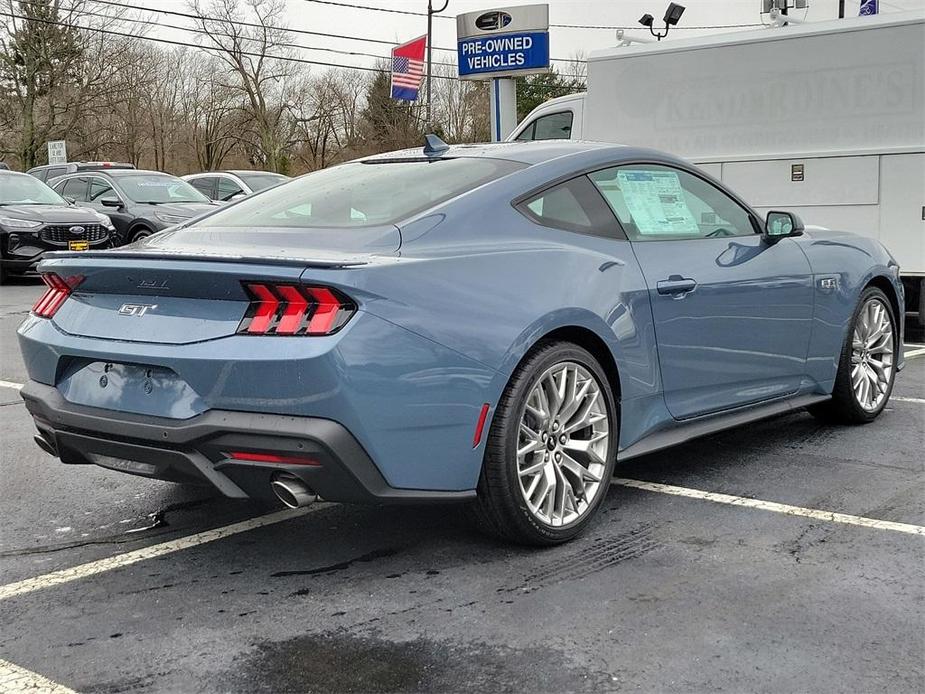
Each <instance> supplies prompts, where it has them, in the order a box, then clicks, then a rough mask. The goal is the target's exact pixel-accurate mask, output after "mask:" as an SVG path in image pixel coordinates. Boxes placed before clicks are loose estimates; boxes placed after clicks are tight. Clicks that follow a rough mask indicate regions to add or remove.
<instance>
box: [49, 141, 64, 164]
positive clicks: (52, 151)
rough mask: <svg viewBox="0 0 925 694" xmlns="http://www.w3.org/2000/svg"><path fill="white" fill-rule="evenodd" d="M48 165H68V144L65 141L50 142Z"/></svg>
mask: <svg viewBox="0 0 925 694" xmlns="http://www.w3.org/2000/svg"><path fill="white" fill-rule="evenodd" d="M48 163H49V164H67V143H66V142H65V141H64V140H51V141H49V143H48Z"/></svg>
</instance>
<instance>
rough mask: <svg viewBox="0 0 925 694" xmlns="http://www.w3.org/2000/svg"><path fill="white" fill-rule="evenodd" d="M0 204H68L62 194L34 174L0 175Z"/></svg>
mask: <svg viewBox="0 0 925 694" xmlns="http://www.w3.org/2000/svg"><path fill="white" fill-rule="evenodd" d="M0 205H67V202H65V201H64V198H62V197H61V196H60V195H58V194H57V193H56V192H55V191H53V190H52V189H51V188H49V187H48V186H46V185H45V184H44V183H42V182H41V181H40V180H39V179H37V178H35V177H34V176H29V175H26V174H4V175H2V176H0Z"/></svg>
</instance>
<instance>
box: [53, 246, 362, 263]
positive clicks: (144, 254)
mask: <svg viewBox="0 0 925 694" xmlns="http://www.w3.org/2000/svg"><path fill="white" fill-rule="evenodd" d="M59 258H60V259H64V258H105V259H107V260H115V259H117V258H119V259H122V258H125V259H128V258H136V259H140V260H207V261H211V262H225V263H240V262H259V263H261V264H263V265H298V266H300V267H315V268H346V267H357V266H360V265H368V264H369V262H370V258H369V256H368V255H356V256H349V255H346V256H345V255H337V254H334V253H325V252H324V251H318V252H315V253H312V255H310V256H309V255H300V254H293V255H290V256H285V257H284V256H280V255H261V254H258V253H248V254H246V255H234V254H228V253H213V252H209V251H187V250H183V251H166V250H146V251H141V250H129V249H126V250H121V249H118V248H112V249H107V250H99V251H54V252H52V253H46V254H45V255H44V256H43V260H44V259H48V260H57V259H59Z"/></svg>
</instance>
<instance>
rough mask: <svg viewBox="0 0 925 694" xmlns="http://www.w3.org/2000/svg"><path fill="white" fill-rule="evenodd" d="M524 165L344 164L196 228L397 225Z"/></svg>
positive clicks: (480, 161) (457, 162)
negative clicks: (400, 221)
mask: <svg viewBox="0 0 925 694" xmlns="http://www.w3.org/2000/svg"><path fill="white" fill-rule="evenodd" d="M525 166H526V165H525V164H521V163H519V162H513V161H505V160H501V159H487V158H471V159H465V158H464V159H436V160H433V161H402V162H376V163H354V164H344V165H342V166H335V167H333V168H330V169H324V170H323V171H316V172H315V173H311V174H308V175H306V176H302V177H301V178H297V179H295V180H293V181H290V182H289V183H286V184H284V185H281V186H278V187H276V188H273V189H272V190H268V191H266V192H264V193H261V194H260V195H257V196H255V197H253V198H247V199H245V200H242V201H241V202H239V203H237V204H235V205H233V206H232V207H229V208H228V209H227V210H223V211H220V212H217V213H215V214H212V215H210V216H209V217H207V218H206V219H203V220H202V221H201V222H198V223H197V226H200V227H261V226H263V227H295V228H301V227H304V228H312V227H343V228H351V227H364V226H373V225H377V224H394V223H395V222H397V221H399V220H402V219H406V218H407V217H410V216H411V215H413V214H416V213H417V212H421V211H423V210H426V209H428V208H429V207H433V206H434V205H436V204H438V203H441V202H443V201H445V200H449V199H450V198H453V197H456V196H457V195H461V194H462V193H464V192H466V191H468V190H471V189H473V188H475V187H477V186H480V185H482V184H483V183H487V182H488V181H492V180H494V179H496V178H500V177H502V176H506V175H507V174H509V173H512V172H514V171H517V170H519V169H522V168H524V167H525Z"/></svg>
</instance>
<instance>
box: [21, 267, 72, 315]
mask: <svg viewBox="0 0 925 694" xmlns="http://www.w3.org/2000/svg"><path fill="white" fill-rule="evenodd" d="M83 280H84V278H83V275H73V276H71V277H68V278H67V279H64V278H63V277H61V276H60V275H58V274H57V273H54V272H43V273H42V281H43V282H44V283H45V284H46V286H47V287H48V289H46V290H45V293H44V294H42V296H40V297H39V300H38V301H36V302H35V305H34V306H33V307H32V313H34V314H35V315H36V316H38V317H40V318H51V317H52V316H54V315H55V312H56V311H57V310H58V309H59V308H61V305H62V304H63V303H64V302H65V301H66V300H67V298H68V297H69V296H70V295H71V292H72V291H74V289H75V288H76V287H77V285H79V284H80V283H81V282H83Z"/></svg>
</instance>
